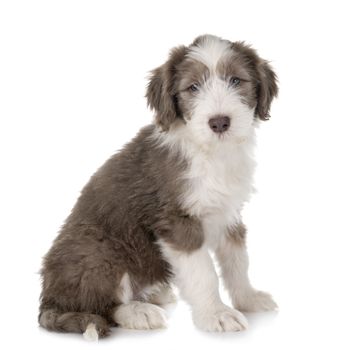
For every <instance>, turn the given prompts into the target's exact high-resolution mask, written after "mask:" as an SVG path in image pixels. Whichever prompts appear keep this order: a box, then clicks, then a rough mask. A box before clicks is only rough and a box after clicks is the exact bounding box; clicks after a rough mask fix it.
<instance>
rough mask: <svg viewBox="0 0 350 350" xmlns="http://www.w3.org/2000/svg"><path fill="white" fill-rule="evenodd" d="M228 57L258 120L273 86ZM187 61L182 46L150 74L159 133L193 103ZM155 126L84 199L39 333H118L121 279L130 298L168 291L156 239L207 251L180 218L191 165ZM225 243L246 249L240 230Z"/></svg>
mask: <svg viewBox="0 0 350 350" xmlns="http://www.w3.org/2000/svg"><path fill="white" fill-rule="evenodd" d="M200 40H201V39H200V38H199V39H197V40H196V41H195V42H194V43H193V44H192V45H196V44H198V42H199V41H200ZM232 48H233V56H232V57H233V61H234V62H236V65H235V64H234V63H233V64H232V65H231V68H230V69H231V70H236V69H238V68H237V67H240V66H242V67H243V68H244V70H245V71H246V72H248V73H249V77H250V78H252V84H251V85H249V88H247V90H246V91H243V90H242V98H244V99H246V101H247V103H248V104H250V105H252V106H256V115H257V116H258V117H259V118H261V119H264V118H265V117H266V115H267V113H268V111H269V107H270V104H271V100H272V98H273V97H274V96H275V95H276V94H277V85H276V76H275V74H274V73H273V71H272V70H271V68H270V67H269V65H268V64H267V63H266V62H265V61H263V60H261V59H260V58H259V57H258V56H257V55H256V53H255V51H254V50H252V49H251V48H249V47H247V46H245V45H244V44H243V43H233V44H232ZM187 51H188V48H186V47H184V46H181V47H178V48H175V49H173V50H172V51H171V54H170V57H169V59H168V61H167V62H166V63H165V64H164V65H162V66H161V67H159V68H157V69H155V70H154V71H153V72H152V75H151V79H150V83H149V85H148V88H147V94H146V96H147V99H148V104H149V106H150V107H151V108H152V109H154V110H155V112H156V114H155V122H156V125H157V126H158V127H160V128H161V129H163V132H165V133H166V132H168V130H169V128H170V126H171V125H172V124H173V123H174V124H175V122H180V123H182V122H186V121H185V120H184V117H183V114H184V113H183V112H186V111H185V109H186V106H188V105H189V104H190V100H191V98H190V97H189V94H188V91H187V89H186V88H187V85H186V84H188V82H190V81H191V80H192V78H191V76H190V78H189V79H187V80H186V76H188V75H189V74H192V75H193V76H194V77H198V76H200V75H201V74H205V72H206V68H205V66H203V65H201V64H200V63H199V62H197V64H196V63H195V62H193V61H190V60H188V59H187V58H186V53H187ZM237 53H238V54H239V57H236V58H234V57H235V54H237ZM225 67H227V65H226V66H225ZM219 69H220V68H219ZM222 69H224V68H222ZM225 69H227V68H225ZM223 74H225V71H224V70H223ZM196 79H197V78H196ZM198 79H199V78H198ZM185 114H186V113H185ZM156 125H149V126H147V127H145V128H143V129H142V130H141V131H140V132H139V134H138V135H137V136H136V137H135V138H134V139H133V140H132V141H131V142H130V143H129V144H127V145H126V146H125V147H124V149H123V150H122V151H120V152H119V153H117V154H116V155H114V156H112V157H111V158H110V159H109V160H108V161H107V162H106V163H105V164H104V165H103V166H102V167H101V168H100V169H99V170H98V171H97V172H96V173H95V174H94V175H93V176H92V177H91V179H90V181H89V182H88V184H87V185H86V186H85V187H84V189H83V190H82V193H81V195H80V197H79V199H78V201H77V203H76V205H75V206H74V208H73V210H72V212H71V214H70V215H69V217H68V218H67V220H66V222H65V223H64V225H63V227H62V228H61V230H60V233H59V235H58V237H57V238H56V240H55V241H54V243H53V245H52V247H51V249H50V250H49V252H48V253H47V255H46V256H45V258H44V262H43V268H42V271H41V274H42V293H41V298H40V300H41V305H40V315H39V323H40V325H41V326H42V327H44V328H47V329H48V330H55V331H61V332H84V331H85V330H86V327H87V325H88V324H89V323H94V324H95V326H96V329H97V331H98V333H99V335H100V336H101V337H103V336H106V335H108V334H109V327H111V326H113V325H114V321H113V319H112V312H113V311H114V310H115V309H116V308H117V307H118V305H119V304H120V303H121V301H120V300H119V299H118V297H117V295H119V294H118V288H120V286H119V285H120V281H121V278H122V276H123V275H124V274H125V273H128V275H129V276H130V280H131V281H132V290H133V295H134V296H137V295H138V294H142V293H141V292H142V289H143V288H145V287H147V286H150V285H153V284H155V283H163V284H165V285H167V284H169V282H170V279H171V277H172V271H171V267H170V265H169V264H168V262H167V261H166V260H164V259H163V257H162V254H161V251H160V248H159V246H158V245H157V241H158V240H159V239H163V240H165V241H166V242H168V243H170V244H171V245H172V246H173V247H174V248H175V249H178V250H182V251H188V252H190V251H193V250H195V249H198V248H199V247H200V246H201V245H202V244H203V240H204V238H203V232H202V226H201V222H200V221H199V219H198V218H195V217H192V216H190V215H188V213H187V212H185V211H184V210H183V209H181V199H180V197H181V194H182V193H183V192H184V190H183V188H184V186H185V184H184V183H183V181H184V180H181V178H182V177H181V175H182V173H183V172H184V171H185V170H186V168H187V167H188V164H186V161H185V160H184V158H183V157H181V155H180V154H178V153H176V152H174V151H173V150H170V149H169V148H167V147H166V146H160V145H159V144H158V143H157V140H156V139H155V138H154V137H152V135H153V132H154V130H155V128H156V127H157V126H156ZM229 234H230V235H231V236H232V238H233V239H234V240H236V241H240V242H244V239H245V229H244V227H243V226H242V227H239V228H237V229H236V230H233V231H232V232H230V233H229ZM204 278H205V277H204Z"/></svg>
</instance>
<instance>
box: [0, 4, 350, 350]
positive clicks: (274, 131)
mask: <svg viewBox="0 0 350 350" xmlns="http://www.w3.org/2000/svg"><path fill="white" fill-rule="evenodd" d="M346 3H347V2H346V1H343V2H341V1H335V0H334V1H329V2H325V1H290V2H283V1H274V2H273V1H255V2H253V1H243V0H240V1H221V0H215V1H205V0H202V1H189V0H187V1H181V0H175V1H159V2H156V1H151V0H147V1H146V0H145V1H124V2H122V1H87V0H84V1H73V0H69V1H63V0H60V1H48V0H46V1H23V2H19V1H15V0H11V1H1V2H0V118H1V127H0V152H1V163H0V164H1V165H0V166H1V172H0V176H1V182H0V186H1V187H0V189H1V194H0V195H1V197H0V201H1V202H0V204H1V232H0V235H1V236H0V239H1V245H0V247H1V248H0V249H1V251H0V259H1V263H0V268H1V288H0V293H1V299H0V300H1V313H0V322H1V326H0V327H1V328H0V329H1V338H2V345H1V347H2V348H6V349H7V348H19V347H26V348H28V347H29V348H36V349H44V348H50V349H62V348H65V349H70V348H72V349H73V348H74V349H75V348H77V347H79V348H83V347H91V346H92V347H97V346H99V347H101V348H110V349H115V348H117V349H121V348H125V349H139V348H146V349H148V348H149V349H150V348H152V349H160V348H163V349H164V348H167V349H179V348H188V347H189V346H191V347H192V348H193V347H195V348H198V349H202V348H205V349H212V348H220V349H226V348H227V349H231V348H232V349H257V348H259V349H311V348H312V349H320V348H321V347H325V348H332V349H349V346H350V340H349V327H350V324H349V311H350V301H349V298H350V284H349V267H350V254H349V250H350V246H349V242H350V240H349V234H350V224H349V198H350V189H349V179H350V170H349V158H350V157H349V151H350V136H349V135H350V112H349V109H350V103H349V99H350V98H349V78H350V74H349V62H350V51H349V38H348V33H349V32H350V25H349V17H348V13H349V11H348V10H347V9H346ZM203 33H212V34H215V35H219V36H222V37H224V38H227V39H230V40H246V41H247V42H248V43H251V44H252V45H253V46H254V47H255V48H257V49H258V51H259V53H260V54H261V56H262V57H264V58H266V59H269V60H270V61H271V62H272V65H273V66H274V67H275V70H276V72H277V73H278V75H279V80H280V96H279V99H278V100H276V101H275V103H274V104H273V109H272V112H271V114H272V119H271V120H270V121H269V122H266V123H264V124H263V125H262V126H261V128H260V130H259V132H258V138H259V140H258V149H257V153H256V156H257V160H258V164H259V166H258V170H257V173H256V187H257V188H258V191H259V192H258V193H257V194H256V195H255V196H254V198H253V199H252V201H251V203H250V204H248V205H247V206H246V209H245V212H244V217H245V221H246V224H247V226H248V228H249V242H248V243H249V252H250V258H251V269H250V275H251V279H252V281H253V283H254V285H255V286H257V287H258V288H261V289H265V290H268V291H269V292H271V293H272V294H273V295H274V297H275V299H276V301H277V302H278V303H279V306H280V311H279V312H278V313H270V314H256V315H248V319H249V320H250V329H249V330H247V331H245V332H243V333H239V334H238V333H237V334H232V333H231V334H206V333H203V332H200V331H197V330H196V329H194V327H193V326H192V323H191V319H190V313H189V311H188V310H187V306H186V305H185V304H183V303H182V302H180V303H178V305H177V307H175V308H173V310H172V311H171V312H170V314H171V315H170V316H171V318H170V321H169V328H168V329H167V330H161V331H152V332H142V331H126V330H121V329H116V330H115V331H114V332H113V335H112V336H111V337H110V338H109V339H107V340H103V341H101V342H99V344H98V345H96V344H92V345H90V344H88V343H85V342H84V341H83V339H82V337H81V335H62V334H54V333H49V332H47V331H45V330H41V329H39V327H38V325H37V309H38V305H39V304H38V298H39V293H40V280H39V275H38V273H37V272H38V271H39V269H40V264H41V258H42V256H43V255H44V254H45V253H46V251H47V250H48V249H49V247H50V244H51V242H52V240H53V239H54V237H55V236H56V234H57V231H58V229H59V227H60V225H61V224H62V222H63V220H64V219H65V217H66V216H67V215H68V213H69V211H70V209H71V207H72V206H73V205H74V202H75V200H76V198H77V196H78V194H79V191H80V189H81V188H82V186H83V185H84V184H85V183H86V181H87V180H88V179H89V177H90V176H91V174H92V173H93V172H94V171H95V170H96V169H97V167H98V166H100V165H101V164H102V163H103V162H104V161H105V160H106V159H107V158H108V157H109V156H110V155H111V154H112V153H114V152H115V151H116V150H118V149H119V148H120V147H121V146H122V145H123V144H124V143H125V142H127V141H128V140H129V139H130V138H131V137H133V136H134V135H135V133H136V132H137V131H138V129H139V128H140V127H141V126H143V125H145V124H147V123H149V122H150V121H151V120H152V115H151V112H150V111H149V110H147V108H146V101H145V99H144V97H143V96H144V92H145V85H146V77H147V73H148V71H149V70H151V69H152V68H155V67H156V66H158V65H160V64H161V63H163V62H164V60H165V59H166V57H167V53H168V50H169V49H170V48H171V47H173V46H175V45H178V44H189V43H191V41H192V40H193V39H194V38H195V37H196V36H197V35H199V34H203ZM5 345H6V346H5Z"/></svg>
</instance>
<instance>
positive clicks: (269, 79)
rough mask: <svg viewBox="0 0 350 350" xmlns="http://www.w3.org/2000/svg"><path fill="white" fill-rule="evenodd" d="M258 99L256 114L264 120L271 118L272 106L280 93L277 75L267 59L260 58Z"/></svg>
mask: <svg viewBox="0 0 350 350" xmlns="http://www.w3.org/2000/svg"><path fill="white" fill-rule="evenodd" d="M257 72H258V81H257V99H258V104H257V106H256V109H255V115H256V116H257V117H259V118H260V119H262V120H269V119H270V114H269V111H270V106H271V102H272V100H273V98H274V97H276V96H277V94H278V86H277V76H276V74H275V72H274V71H273V70H272V68H271V66H270V65H269V64H268V62H267V61H265V60H262V59H260V62H259V63H258V66H257Z"/></svg>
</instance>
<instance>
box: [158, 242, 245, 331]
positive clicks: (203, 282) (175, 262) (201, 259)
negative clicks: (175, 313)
mask: <svg viewBox="0 0 350 350" xmlns="http://www.w3.org/2000/svg"><path fill="white" fill-rule="evenodd" d="M161 246H162V251H163V254H164V256H165V257H166V259H167V260H168V262H169V263H170V264H171V266H172V268H173V272H174V275H175V278H174V282H175V284H176V285H177V287H178V288H179V291H180V295H181V296H182V298H183V299H184V300H185V301H187V302H188V303H189V304H190V306H191V308H192V318H193V322H194V324H195V325H196V326H197V327H198V328H200V329H202V330H205V331H219V332H220V331H221V332H222V331H240V330H243V329H245V328H246V327H247V321H246V318H245V317H244V316H243V315H242V314H241V313H240V312H239V311H237V310H234V309H232V308H230V307H228V306H226V305H225V304H224V303H223V302H222V301H221V299H220V295H219V289H218V277H217V275H216V272H215V269H214V265H213V262H212V259H211V258H210V255H209V253H208V250H207V248H206V247H205V245H204V244H202V246H201V247H199V248H197V249H195V250H192V251H181V250H178V249H176V248H175V247H174V245H172V244H169V243H165V242H164V241H162V242H161Z"/></svg>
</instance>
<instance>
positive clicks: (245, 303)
mask: <svg viewBox="0 0 350 350" xmlns="http://www.w3.org/2000/svg"><path fill="white" fill-rule="evenodd" d="M235 307H236V308H237V309H238V310H240V311H246V312H259V311H272V310H276V309H277V308H278V306H277V304H276V302H275V301H274V300H273V299H272V296H271V295H270V294H269V293H266V292H261V291H257V290H252V291H248V292H246V293H242V294H241V295H237V296H236V297H235Z"/></svg>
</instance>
